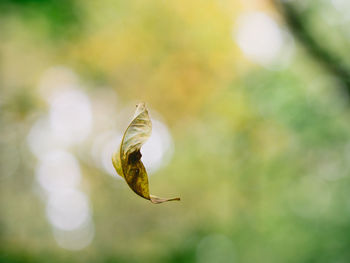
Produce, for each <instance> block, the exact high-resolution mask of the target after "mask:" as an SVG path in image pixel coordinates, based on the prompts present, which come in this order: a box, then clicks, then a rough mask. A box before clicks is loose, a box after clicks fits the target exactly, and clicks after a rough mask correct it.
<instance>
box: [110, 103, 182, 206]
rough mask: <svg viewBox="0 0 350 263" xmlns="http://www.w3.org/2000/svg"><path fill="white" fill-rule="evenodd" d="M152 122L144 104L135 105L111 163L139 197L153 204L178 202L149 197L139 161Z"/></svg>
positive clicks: (145, 179)
mask: <svg viewBox="0 0 350 263" xmlns="http://www.w3.org/2000/svg"><path fill="white" fill-rule="evenodd" d="M151 132H152V122H151V119H150V117H149V114H148V111H147V108H146V105H145V103H139V104H137V105H136V111H135V115H134V118H133V120H132V121H131V123H130V124H129V126H128V128H127V129H126V131H125V133H124V136H123V139H122V142H121V144H120V148H119V152H116V153H114V154H113V156H112V162H113V166H114V168H115V170H116V171H117V173H118V174H119V175H120V176H121V177H123V178H124V179H125V181H126V182H127V183H128V185H129V186H130V188H131V189H132V190H133V191H134V192H135V193H136V194H138V195H139V196H141V197H143V198H145V199H148V200H150V201H151V202H152V203H154V204H159V203H163V202H167V201H173V200H180V198H160V197H157V196H154V195H150V193H149V186H148V176H147V172H146V169H145V166H144V165H143V163H142V161H141V156H142V155H141V152H140V150H141V147H142V145H143V144H144V143H145V142H146V141H147V139H148V138H149V137H150V136H151Z"/></svg>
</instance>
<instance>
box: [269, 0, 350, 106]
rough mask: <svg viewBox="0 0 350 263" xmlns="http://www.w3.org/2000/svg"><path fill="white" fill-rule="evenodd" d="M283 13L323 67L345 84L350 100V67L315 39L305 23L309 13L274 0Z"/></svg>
mask: <svg viewBox="0 0 350 263" xmlns="http://www.w3.org/2000/svg"><path fill="white" fill-rule="evenodd" d="M272 1H273V2H274V4H275V5H276V7H277V9H278V10H279V11H280V13H281V14H282V16H283V18H284V19H285V21H286V24H287V26H288V27H289V29H290V31H291V32H292V33H293V35H294V36H295V37H296V38H297V39H298V40H299V42H300V43H301V44H302V46H303V47H304V48H305V49H306V50H307V51H308V52H309V54H310V55H311V56H313V57H314V59H316V60H317V61H318V62H319V63H320V64H322V65H323V67H324V68H325V69H326V70H327V71H328V72H330V73H331V74H333V75H334V76H335V77H337V78H338V79H339V80H340V82H341V83H342V84H343V85H342V88H343V89H344V91H345V93H346V95H347V96H348V100H349V101H350V69H349V68H348V67H347V66H346V65H345V64H344V63H343V62H342V60H341V58H339V57H337V56H336V55H335V54H334V52H332V51H331V50H329V48H327V47H326V46H324V45H322V43H320V41H318V40H317V39H315V38H314V37H313V36H312V34H311V32H310V29H309V28H308V27H307V24H306V23H305V21H306V19H307V14H305V13H301V12H298V10H297V8H296V6H295V4H293V3H291V2H287V1H282V0H272Z"/></svg>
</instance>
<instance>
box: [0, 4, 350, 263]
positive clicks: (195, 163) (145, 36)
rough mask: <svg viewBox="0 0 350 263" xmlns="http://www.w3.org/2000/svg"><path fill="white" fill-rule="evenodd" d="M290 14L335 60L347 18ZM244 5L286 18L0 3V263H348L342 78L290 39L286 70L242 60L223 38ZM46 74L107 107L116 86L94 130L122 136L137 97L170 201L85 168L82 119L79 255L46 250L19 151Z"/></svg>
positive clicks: (31, 163)
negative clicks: (147, 115)
mask: <svg viewBox="0 0 350 263" xmlns="http://www.w3.org/2000/svg"><path fill="white" fill-rule="evenodd" d="M293 5H294V7H295V9H296V10H297V12H298V13H297V14H303V16H301V17H302V18H301V22H302V23H304V25H307V28H308V32H311V34H312V37H313V38H314V39H316V40H315V41H316V42H317V43H320V44H322V46H323V47H325V48H326V49H327V52H329V53H330V54H332V55H334V56H335V57H337V58H338V57H339V58H340V59H341V61H342V63H344V64H348V61H349V59H350V54H349V50H348V46H349V42H350V38H349V31H348V29H349V28H350V27H349V20H347V19H345V18H342V16H341V15H340V14H339V10H338V11H337V10H336V9H335V8H334V7H333V6H332V5H331V4H330V1H323V0H317V1H311V0H309V1H293ZM252 9H258V10H260V11H262V12H265V13H268V14H270V15H271V16H272V17H274V18H276V20H277V21H279V22H280V23H283V21H285V18H284V17H282V16H281V14H280V13H278V12H277V11H276V10H275V9H274V7H273V5H272V4H271V2H269V1H251V2H249V4H247V1H228V0H227V1H226V0H221V1H214V0H210V1H199V0H195V1H187V2H183V1H145V0H136V1H112V0H101V1H95V2H90V1H78V0H76V1H55V0H47V1H44V0H41V1H34V0H26V1H24V0H16V1H10V0H3V1H1V2H0V14H1V17H0V30H1V33H0V40H1V41H0V53H1V61H0V209H1V213H0V214H1V216H0V262H47V261H50V262H111V263H112V262H298V263H299V262H321V263H322V262H339V263H341V262H349V260H350V252H349V249H348V248H349V245H350V238H349V237H350V223H349V222H350V205H349V204H350V203H349V196H348V195H349V194H348V193H349V190H350V177H349V176H350V174H349V171H350V144H349V142H350V141H349V140H350V122H349V116H350V112H349V109H350V108H349V103H348V102H349V101H348V98H347V97H346V96H344V92H343V90H344V86H343V85H344V83H343V82H342V80H341V78H340V76H339V75H337V74H335V73H334V71H332V70H329V69H327V67H324V65H322V63H320V61H319V60H317V58H316V59H315V57H314V56H312V55H311V56H310V51H309V50H308V49H307V48H306V49H304V48H302V47H305V45H304V44H305V43H303V42H302V41H300V39H299V40H298V37H296V38H295V41H296V50H295V53H294V55H293V58H292V60H291V61H290V62H289V64H288V66H287V67H285V68H279V69H278V70H269V69H267V68H264V67H261V66H259V65H256V64H254V63H253V62H251V61H249V60H248V59H247V58H245V56H244V54H243V53H242V52H241V51H240V49H239V47H238V46H237V45H236V43H235V41H234V38H233V37H232V34H233V32H234V27H235V21H236V18H237V17H238V16H239V15H240V14H241V13H244V12H247V11H250V10H252ZM349 10H350V9H349ZM305 14H307V18H305V17H306V15H305ZM325 14H329V16H327V15H326V16H325ZM342 14H343V13H342ZM349 14H350V11H349V13H348V14H347V15H349ZM329 18H331V19H333V20H332V21H336V22H334V23H333V22H329V21H330V20H327V19H329ZM281 26H282V27H283V26H286V25H283V24H281ZM291 32H292V33H293V30H291ZM344 32H346V33H344ZM292 36H293V34H292ZM294 36H295V35H294ZM299 41H300V42H299ZM332 63H333V62H332ZM57 65H64V66H65V67H67V68H70V69H72V70H73V71H74V72H76V73H77V75H78V76H79V78H80V82H79V86H80V88H81V90H83V91H84V92H85V93H86V94H87V95H88V96H89V97H90V98H91V100H94V99H96V98H97V97H98V96H97V95H96V94H103V95H104V96H105V97H103V98H104V99H103V103H102V104H104V103H105V104H106V105H110V104H108V99H109V98H111V97H112V96H110V95H109V94H110V93H109V92H116V94H117V98H118V99H117V100H116V101H115V104H114V101H113V103H112V106H111V108H112V109H111V110H114V112H113V114H110V113H109V112H108V111H103V112H100V115H106V116H103V117H105V118H106V119H107V121H106V123H107V124H106V125H107V126H108V125H109V126H111V127H114V126H121V128H122V129H123V128H125V127H124V126H123V125H122V124H120V123H117V119H118V118H120V116H119V115H125V116H129V115H130V114H132V111H129V110H125V109H128V108H127V107H128V105H130V103H134V102H135V101H146V102H147V104H148V105H149V106H150V108H151V109H153V110H155V111H157V112H159V113H160V114H161V115H162V117H163V120H164V122H165V123H166V124H167V125H168V127H169V129H170V132H171V135H172V138H173V141H174V145H175V151H174V154H173V156H172V159H171V160H170V162H169V164H168V165H167V166H166V167H163V168H162V169H160V170H158V171H157V172H156V173H154V174H153V175H152V176H151V177H150V181H151V183H150V184H151V185H152V189H151V191H154V192H157V193H159V195H161V196H162V195H165V196H168V195H169V196H172V195H174V196H175V195H177V194H179V195H180V196H181V202H176V203H169V204H163V205H161V206H154V205H152V204H148V203H147V202H144V201H143V200H142V199H140V198H138V197H137V196H135V195H133V193H131V192H130V191H129V189H128V188H127V186H125V183H124V182H122V181H120V180H116V179H115V178H114V177H111V176H109V175H108V174H107V173H106V172H105V171H103V170H101V169H99V168H98V167H97V166H96V165H95V164H94V163H93V161H92V160H91V157H90V153H91V148H92V145H93V141H94V139H95V137H97V135H98V129H99V128H100V127H99V124H98V123H97V122H96V123H94V124H93V125H94V126H93V130H92V132H91V135H90V137H88V139H87V140H86V141H84V142H83V143H81V144H79V145H75V146H74V147H71V149H70V151H71V152H72V154H74V156H76V157H77V158H78V159H79V164H80V166H81V172H82V174H83V181H82V186H81V188H82V189H83V190H84V191H85V192H86V193H87V194H88V196H89V198H90V201H91V204H92V212H93V214H92V217H93V221H94V231H95V236H94V239H93V241H92V243H91V244H90V245H89V246H87V247H86V248H84V249H82V250H80V251H70V250H66V249H64V248H62V247H60V246H59V245H58V244H57V243H56V241H55V239H54V235H53V231H52V227H51V225H50V222H49V221H48V220H47V218H46V213H47V211H46V207H45V203H44V202H43V200H42V199H45V197H44V198H43V197H42V195H41V194H40V191H38V185H37V182H36V179H35V176H36V175H35V173H36V169H37V162H38V160H37V158H36V157H35V156H34V155H33V153H32V152H31V151H30V149H29V147H28V134H29V133H30V131H31V129H32V127H33V125H34V124H35V123H36V121H37V120H38V119H40V118H41V117H42V116H46V115H45V114H47V112H49V111H50V108H49V105H48V104H47V103H46V101H45V98H43V95H42V94H43V93H45V92H46V90H44V91H43V89H42V83H41V82H42V78H43V75H45V72H47V70H48V69H50V68H52V67H54V66H57ZM57 81H59V80H57ZM60 81H61V80H60ZM63 81H64V80H63ZM52 86H54V83H53V84H52ZM44 97H45V96H44ZM114 113H115V114H114ZM151 116H152V115H151ZM94 117H95V116H94ZM98 118H101V116H98ZM116 123H117V124H116ZM113 125H114V126H113ZM118 128H119V127H118ZM43 139H44V138H43Z"/></svg>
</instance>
